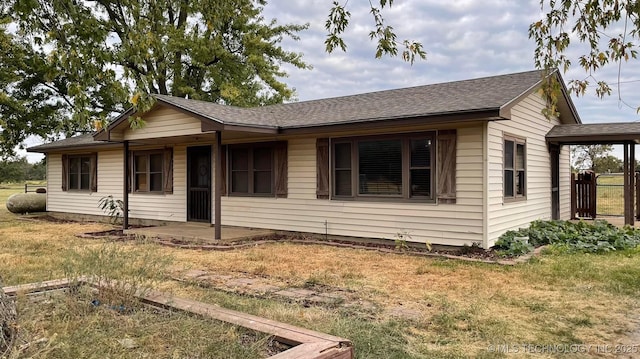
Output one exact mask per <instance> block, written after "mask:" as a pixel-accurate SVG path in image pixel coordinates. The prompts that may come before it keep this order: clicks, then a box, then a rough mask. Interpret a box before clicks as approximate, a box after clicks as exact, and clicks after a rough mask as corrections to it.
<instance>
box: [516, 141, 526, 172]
mask: <svg viewBox="0 0 640 359" xmlns="http://www.w3.org/2000/svg"><path fill="white" fill-rule="evenodd" d="M515 168H516V169H519V170H523V169H524V144H521V143H518V144H517V145H516V167H515Z"/></svg>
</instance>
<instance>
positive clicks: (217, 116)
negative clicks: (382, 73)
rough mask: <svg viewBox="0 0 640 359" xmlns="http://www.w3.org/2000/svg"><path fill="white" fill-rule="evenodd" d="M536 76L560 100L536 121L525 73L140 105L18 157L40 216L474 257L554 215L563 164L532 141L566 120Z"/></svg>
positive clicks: (564, 175) (567, 104)
mask: <svg viewBox="0 0 640 359" xmlns="http://www.w3.org/2000/svg"><path fill="white" fill-rule="evenodd" d="M549 76H555V77H556V78H557V79H558V80H559V81H560V83H561V84H562V86H561V87H562V89H563V93H562V96H560V99H559V104H558V109H559V116H558V117H554V118H551V119H549V118H547V117H545V116H544V115H543V109H545V107H546V102H545V100H544V99H543V97H542V96H541V93H540V91H539V88H540V86H541V83H542V81H543V78H544V72H542V71H530V72H522V73H515V74H508V75H500V76H492V77H486V78H478V79H471V80H465V81H456V82H448V83H441V84H434V85H427V86H419V87H411V88H403V89H397V90H389V91H380V92H373V93H365V94H360V95H353V96H345V97H337V98H328V99H321V100H314V101H304V102H297V103H288V104H279V105H271V106H264V107H257V108H237V107H232V106H225V105H220V104H215V103H209V102H203V101H196V100H189V99H183V98H175V97H171V96H163V95H156V96H155V99H156V101H157V102H156V104H155V106H154V107H153V108H152V109H151V110H149V111H147V112H146V113H135V112H134V110H133V109H130V110H129V111H127V112H125V113H123V114H122V115H121V116H119V117H118V118H117V119H115V120H114V121H113V122H111V123H110V124H109V125H108V127H107V128H105V129H103V130H101V131H99V132H97V133H94V134H87V135H81V136H77V137H72V138H68V139H65V140H61V141H57V142H52V143H48V144H44V145H40V146H36V147H32V148H30V149H29V150H30V151H32V152H42V153H45V154H46V155H47V179H48V184H47V187H48V188H47V210H48V211H49V212H52V213H53V214H59V215H60V214H67V215H68V214H81V215H85V216H86V215H95V216H100V215H104V213H103V212H102V211H101V210H100V209H99V208H98V201H99V200H100V199H101V198H102V197H104V196H107V195H113V196H114V197H115V198H116V199H123V200H125V202H126V203H127V207H128V211H129V216H128V218H127V220H129V219H131V220H147V221H148V220H157V221H177V222H187V221H202V222H206V223H212V224H215V227H216V233H217V234H218V235H219V228H220V224H221V225H225V226H241V227H252V228H265V229H274V230H284V231H296V232H308V233H319V234H328V235H337V236H351V237H367V238H383V239H393V238H395V237H396V236H397V235H398V233H409V234H410V236H411V238H410V240H411V241H415V242H429V243H432V244H442V245H454V246H460V245H465V244H466V245H471V244H474V243H477V244H479V245H481V246H482V247H484V248H488V247H490V246H492V245H493V244H494V243H495V241H496V240H497V239H498V237H499V236H500V235H501V234H503V233H504V232H505V231H507V230H510V229H516V228H519V227H523V226H526V225H527V224H528V223H529V222H531V221H533V220H537V219H551V218H561V219H568V218H569V217H570V181H569V179H570V165H569V150H568V148H567V147H563V146H559V145H548V144H547V142H546V140H545V135H546V134H547V133H548V132H549V131H550V130H551V129H552V128H553V127H554V126H555V125H560V124H579V123H580V119H579V117H578V114H577V112H576V110H575V108H574V106H573V104H572V102H571V99H570V98H569V96H568V95H567V92H566V89H565V88H564V83H563V81H562V79H561V77H560V75H559V74H558V73H557V72H554V73H552V74H551V75H549ZM131 116H139V117H140V118H142V119H143V120H144V122H145V123H146V125H145V126H144V127H143V128H140V129H133V128H131V126H130V125H129V121H128V119H129V118H130V117H131ZM216 169H217V170H216ZM125 173H128V175H125ZM216 218H219V220H216ZM216 222H217V223H216Z"/></svg>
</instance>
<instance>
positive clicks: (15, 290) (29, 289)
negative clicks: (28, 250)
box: [2, 278, 84, 297]
mask: <svg viewBox="0 0 640 359" xmlns="http://www.w3.org/2000/svg"><path fill="white" fill-rule="evenodd" d="M83 279H84V278H81V279H79V283H82V280H83ZM73 282H74V281H72V280H69V279H54V280H48V281H45V282H40V283H29V284H20V285H13V286H8V287H3V288H2V290H3V291H4V292H5V294H7V295H8V296H11V297H13V296H16V295H18V294H20V293H24V294H31V293H39V292H46V291H50V290H57V289H65V288H69V285H70V284H71V283H73Z"/></svg>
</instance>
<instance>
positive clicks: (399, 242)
mask: <svg viewBox="0 0 640 359" xmlns="http://www.w3.org/2000/svg"><path fill="white" fill-rule="evenodd" d="M411 238H412V237H411V233H410V232H408V231H402V232H398V233H396V237H395V239H394V240H393V242H394V243H395V248H396V250H397V251H405V250H407V249H409V246H408V245H407V240H410V239H411Z"/></svg>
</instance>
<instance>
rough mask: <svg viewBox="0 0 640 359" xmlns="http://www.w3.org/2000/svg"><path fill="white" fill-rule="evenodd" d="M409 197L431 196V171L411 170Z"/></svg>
mask: <svg viewBox="0 0 640 359" xmlns="http://www.w3.org/2000/svg"><path fill="white" fill-rule="evenodd" d="M411 196H412V197H415V196H426V197H429V196H431V169H412V170H411Z"/></svg>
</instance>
